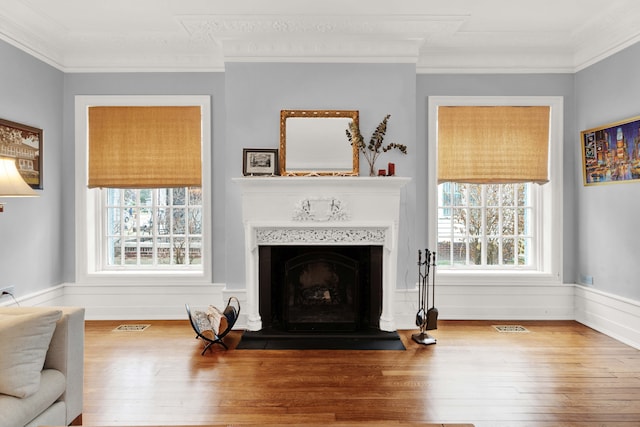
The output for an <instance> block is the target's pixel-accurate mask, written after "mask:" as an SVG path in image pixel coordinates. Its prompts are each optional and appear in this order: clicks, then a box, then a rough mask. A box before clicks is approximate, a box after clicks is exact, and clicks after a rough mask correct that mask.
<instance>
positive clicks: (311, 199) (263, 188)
mask: <svg viewBox="0 0 640 427" xmlns="http://www.w3.org/2000/svg"><path fill="white" fill-rule="evenodd" d="M233 181H234V182H235V183H237V184H238V185H239V186H240V188H241V191H242V221H243V226H244V234H245V235H244V237H245V240H244V257H245V278H246V303H245V305H244V308H243V313H244V314H246V316H247V329H248V330H249V331H260V330H262V329H263V328H264V327H267V326H268V327H273V326H274V325H275V326H278V327H282V328H288V329H289V330H291V331H300V330H307V331H308V330H311V331H314V330H326V329H331V328H333V329H334V330H335V329H340V328H343V329H354V328H366V327H370V328H377V329H379V330H382V331H395V330H396V326H395V320H394V313H393V305H394V295H395V288H396V280H397V257H398V222H399V217H400V215H399V213H400V199H401V189H402V187H403V186H404V185H405V184H407V182H409V178H403V177H333V176H332V177H260V178H250V177H246V178H234V179H233ZM274 247H283V248H288V249H283V251H284V253H285V255H280V254H277V253H276V254H275V255H274V250H273V248H274ZM328 248H330V249H328ZM359 248H365V249H359ZM361 250H362V251H363V253H366V256H367V257H369V260H368V261H367V262H366V263H364V262H363V261H361V259H362V257H363V255H362V254H360V253H359V251H361ZM276 252H277V251H276ZM329 252H332V254H331V255H329ZM318 253H320V255H318ZM312 254H314V255H312ZM274 257H277V258H280V257H284V258H287V260H285V261H284V262H285V263H286V262H289V267H290V268H289V273H288V276H287V273H285V272H284V270H285V269H286V267H285V266H284V264H282V266H281V267H277V268H275V269H274V268H273V267H272V266H271V261H270V259H271V258H274ZM297 257H300V258H297ZM313 257H315V259H314V258H313ZM267 259H269V262H268V263H267V261H266V260H267ZM374 260H375V261H374ZM354 262H355V265H356V266H354V264H353V263H354ZM267 265H268V267H267ZM374 269H375V270H376V271H375V273H373V272H372V270H374ZM334 270H335V271H337V272H338V273H339V281H340V282H342V281H351V280H354V281H355V280H357V282H358V285H355V284H353V285H352V287H350V288H348V289H340V288H339V287H337V288H336V287H335V286H333V285H331V283H330V282H331V275H332V274H333V273H332V271H334ZM348 271H351V273H348ZM305 272H306V273H305ZM304 274H306V275H307V277H306V278H305V279H303V280H302V281H303V282H304V283H303V284H302V285H300V281H301V279H300V276H301V275H304ZM274 275H275V276H276V277H275V279H274V277H273V276H274ZM265 276H267V277H268V280H267V281H268V282H269V283H270V285H269V286H268V287H263V286H262V283H265ZM374 276H375V277H374ZM309 277H310V278H309ZM293 278H295V280H293ZM289 279H291V280H289ZM286 280H289V282H291V283H293V282H297V283H298V284H297V285H295V284H294V285H292V286H293V287H294V288H295V286H297V289H287V288H286V287H285V283H286ZM286 291H291V292H290V293H289V295H288V296H285V294H286V293H287V292H286ZM296 292H297V293H296ZM301 295H302V299H300V297H301ZM296 298H297V301H299V302H300V304H299V305H297V306H296V305H295V304H292V305H291V306H288V307H287V308H285V302H287V304H288V302H289V301H293V302H295V301H296ZM305 299H306V302H305ZM345 301H346V302H345ZM335 306H339V307H335ZM338 308H339V309H340V310H338ZM334 309H335V310H334ZM342 309H344V312H345V313H350V314H348V315H347V314H345V313H341V314H340V315H338V314H336V313H334V311H341V310H342ZM307 311H311V312H312V313H313V315H312V317H305V316H304V315H303V313H306V312H307ZM323 316H324V318H323ZM332 316H334V317H335V318H336V319H338V320H335V319H333V318H332ZM347 318H348V319H347ZM334 320H335V321H334Z"/></svg>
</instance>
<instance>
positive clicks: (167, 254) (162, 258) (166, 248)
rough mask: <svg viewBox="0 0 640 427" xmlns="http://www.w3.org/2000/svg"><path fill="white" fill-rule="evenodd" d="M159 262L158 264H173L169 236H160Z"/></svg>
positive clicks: (158, 242)
mask: <svg viewBox="0 0 640 427" xmlns="http://www.w3.org/2000/svg"><path fill="white" fill-rule="evenodd" d="M156 242H157V245H158V250H157V262H158V264H164V265H168V264H171V242H170V239H169V238H168V237H158V239H157V240H156Z"/></svg>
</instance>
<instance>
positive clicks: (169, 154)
mask: <svg viewBox="0 0 640 427" xmlns="http://www.w3.org/2000/svg"><path fill="white" fill-rule="evenodd" d="M201 128H202V125H201V117H200V107H194V106H187V107H183V106H171V107H164V106H162V107H156V106H154V107H90V108H89V188H95V187H104V188H169V187H200V186H201V185H202V171H201V168H202V165H201V163H202V158H201V157H202V155H201V139H202V135H201Z"/></svg>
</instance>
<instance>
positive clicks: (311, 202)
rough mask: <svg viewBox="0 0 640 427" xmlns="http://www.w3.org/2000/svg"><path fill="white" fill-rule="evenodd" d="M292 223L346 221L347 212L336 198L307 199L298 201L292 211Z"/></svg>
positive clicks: (343, 204) (342, 203)
mask: <svg viewBox="0 0 640 427" xmlns="http://www.w3.org/2000/svg"><path fill="white" fill-rule="evenodd" d="M292 219H293V220H294V221H346V220H348V219H349V211H348V210H347V208H346V204H345V203H344V202H343V201H341V200H340V199H338V198H336V197H308V198H305V199H302V200H300V202H298V203H297V204H296V206H295V208H294V210H293V217H292Z"/></svg>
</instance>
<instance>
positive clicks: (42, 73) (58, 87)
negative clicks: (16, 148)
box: [0, 42, 73, 296]
mask: <svg viewBox="0 0 640 427" xmlns="http://www.w3.org/2000/svg"><path fill="white" fill-rule="evenodd" d="M0 64H2V66H1V67H0V118H3V119H5V120H10V121H13V122H18V123H22V124H26V125H29V126H34V127H37V128H40V129H43V130H44V135H43V142H44V147H43V153H42V160H43V167H42V183H43V190H38V191H37V192H38V193H39V195H40V197H38V198H13V199H9V198H6V199H3V198H0V201H3V202H5V212H4V213H0V242H1V243H2V244H0V287H5V286H9V285H14V286H15V287H16V290H15V295H16V296H20V295H24V294H28V293H32V292H36V291H38V290H40V289H44V288H48V287H50V286H52V285H56V284H59V283H61V282H62V276H63V274H62V265H63V251H62V250H61V248H62V240H63V235H64V234H63V215H64V216H66V215H67V214H68V213H69V212H73V206H63V205H62V196H61V194H62V181H61V176H62V170H61V168H60V164H61V159H62V108H61V106H62V87H63V73H61V72H60V71H58V70H56V69H54V68H52V67H50V66H48V65H46V64H44V63H42V62H41V61H39V60H37V59H35V58H33V57H31V56H30V55H27V54H26V53H24V52H22V51H20V50H18V49H16V48H14V47H12V46H10V45H8V44H6V43H4V42H0Z"/></svg>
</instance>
